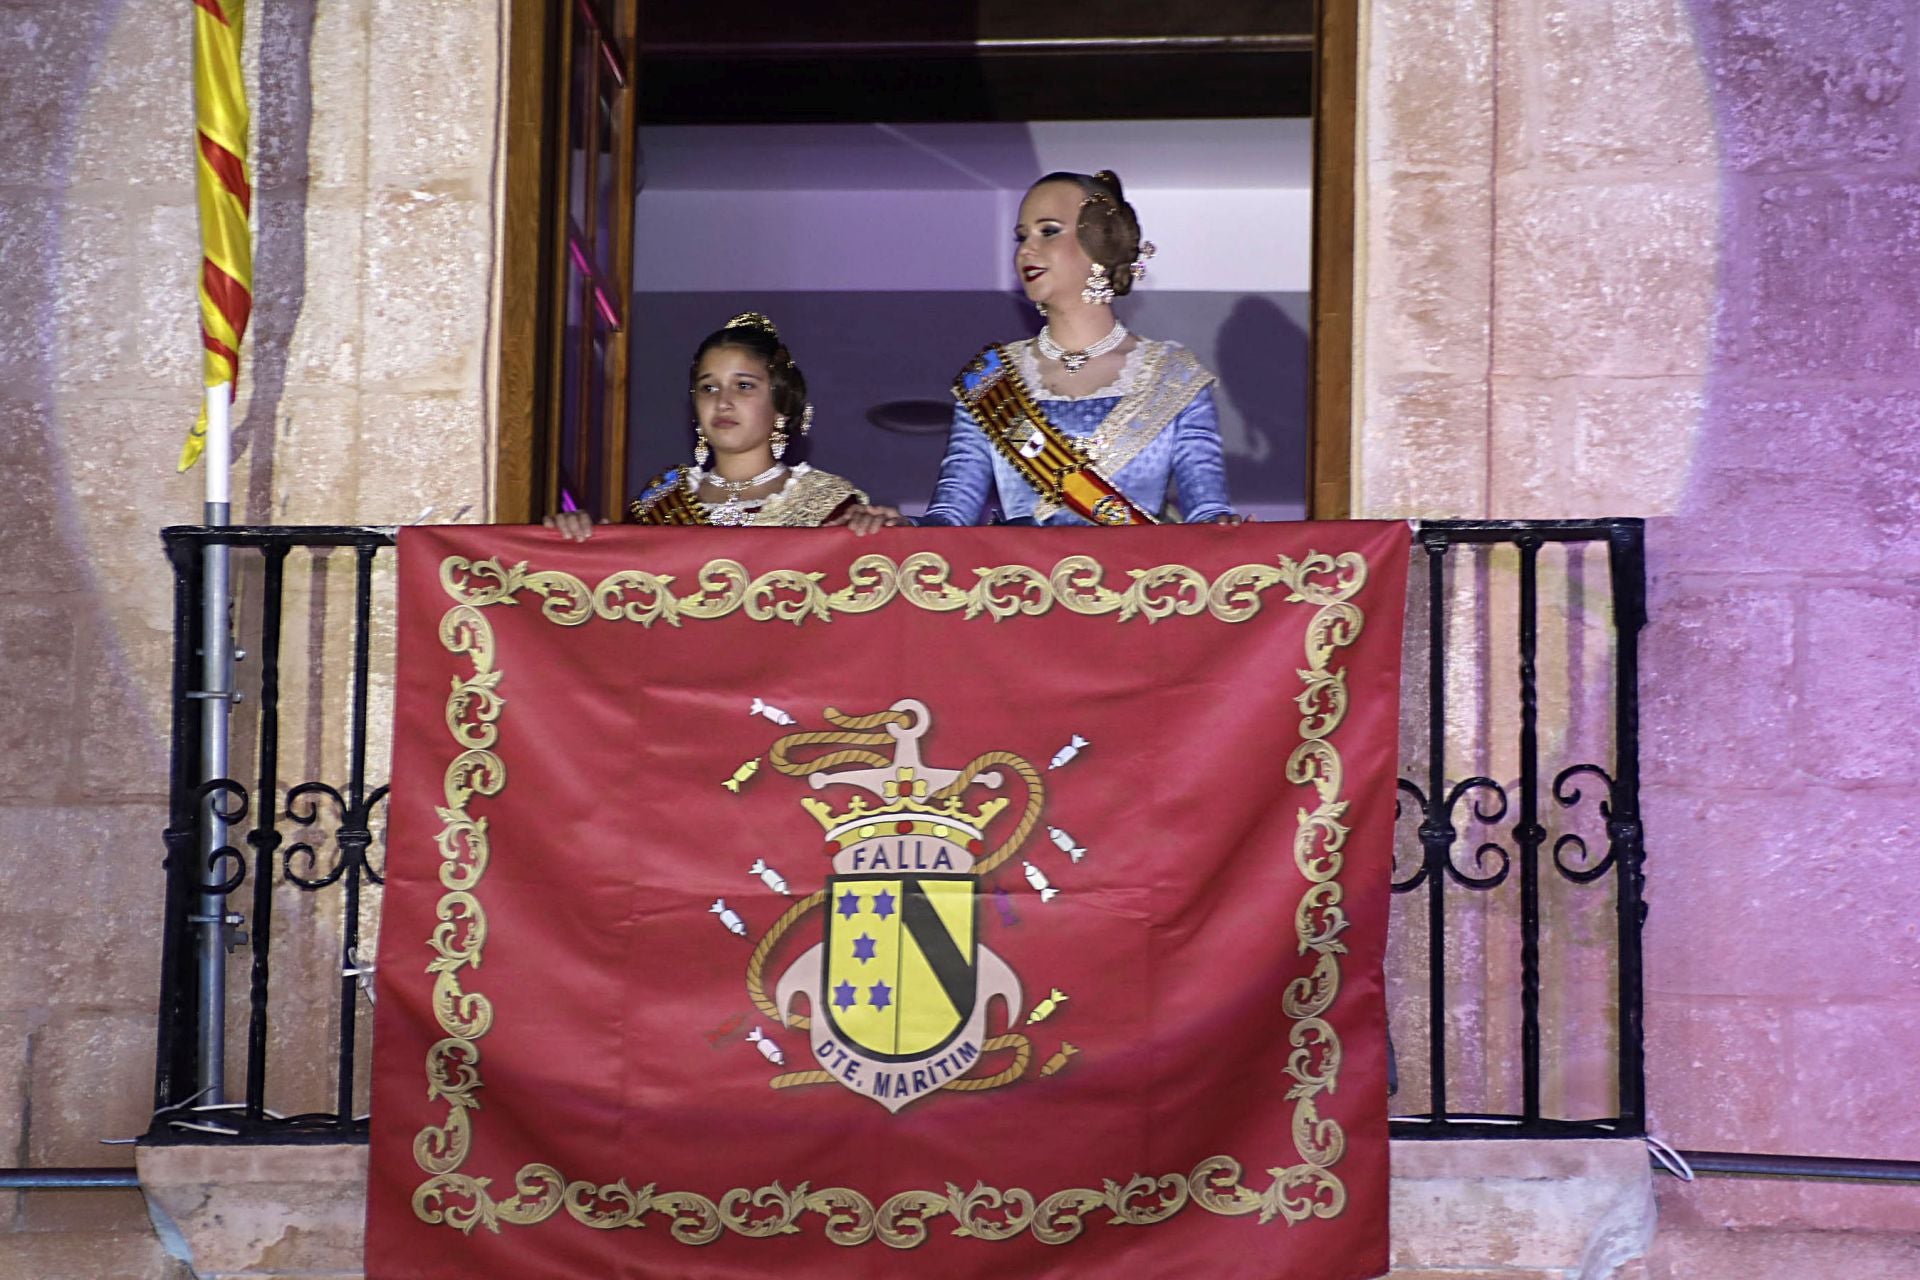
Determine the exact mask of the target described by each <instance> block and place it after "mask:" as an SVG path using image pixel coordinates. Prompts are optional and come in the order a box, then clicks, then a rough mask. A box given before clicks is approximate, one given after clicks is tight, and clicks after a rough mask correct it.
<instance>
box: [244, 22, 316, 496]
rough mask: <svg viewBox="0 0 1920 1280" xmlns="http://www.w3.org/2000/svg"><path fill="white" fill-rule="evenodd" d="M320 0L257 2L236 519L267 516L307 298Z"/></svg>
mask: <svg viewBox="0 0 1920 1280" xmlns="http://www.w3.org/2000/svg"><path fill="white" fill-rule="evenodd" d="M317 5H318V0H284V2H283V3H277V4H270V5H265V6H263V7H262V8H261V10H260V66H261V74H260V83H259V88H258V89H257V91H256V92H255V95H254V101H253V103H252V107H253V157H252V159H253V165H252V170H253V189H254V206H253V224H254V246H253V317H252V321H251V323H250V324H249V326H248V332H249V335H250V336H251V338H252V342H251V343H250V344H249V349H248V353H247V354H248V355H249V357H250V358H251V365H250V366H249V367H246V368H244V369H242V371H241V374H242V376H243V377H245V378H247V379H249V380H250V381H251V382H252V384H253V385H252V389H251V399H250V400H249V402H248V404H247V416H246V418H245V419H244V420H243V421H242V422H240V423H239V424H238V426H236V427H235V429H234V433H233V445H234V454H235V457H236V459H237V458H240V457H244V458H246V459H247V478H246V508H245V510H244V512H235V516H236V518H241V517H244V518H246V519H249V520H254V521H265V522H271V521H273V520H274V518H275V516H276V515H277V514H278V513H276V512H275V511H274V510H273V467H274V452H275V443H276V440H277V436H278V432H276V430H275V422H276V419H277V418H278V416H279V411H280V400H281V396H282V393H283V392H284V391H285V390H286V384H287V356H288V351H289V349H290V348H291V346H292V344H293V333H294V329H295V328H296V327H297V326H298V325H299V323H300V312H301V310H302V309H303V308H304V307H305V305H306V297H307V188H308V182H309V173H308V160H307V139H308V135H309V134H310V133H311V132H312V128H313V23H314V11H315V9H316V7H317Z"/></svg>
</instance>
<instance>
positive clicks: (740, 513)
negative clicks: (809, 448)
mask: <svg viewBox="0 0 1920 1280" xmlns="http://www.w3.org/2000/svg"><path fill="white" fill-rule="evenodd" d="M785 474H787V466H786V464H785V463H782V462H776V463H774V464H773V465H772V466H770V467H768V468H767V469H766V470H765V471H762V472H761V473H760V474H759V475H757V476H754V477H752V478H750V479H747V480H729V479H727V478H726V477H725V476H723V475H721V474H720V473H719V472H717V471H701V470H699V469H698V468H696V469H695V470H694V473H693V475H692V476H691V477H690V479H691V480H692V481H693V491H694V493H695V495H698V494H699V492H700V486H701V485H702V484H711V485H712V486H713V487H714V488H716V489H718V490H720V492H722V493H724V494H726V495H727V500H726V501H725V502H722V503H720V504H718V505H717V506H716V505H715V504H713V503H708V504H707V505H708V507H710V508H711V510H710V511H709V512H708V514H709V515H710V516H711V517H712V519H713V522H714V523H715V524H724V525H740V524H745V523H746V522H747V521H748V520H750V519H751V518H752V516H753V512H754V511H755V510H757V509H758V508H759V507H760V506H762V505H763V504H764V501H765V500H764V499H761V500H758V501H754V502H747V503H743V502H741V501H740V495H741V494H743V493H745V492H746V491H747V490H749V489H751V488H753V487H754V486H755V485H761V484H765V483H767V482H768V481H769V480H777V479H779V478H780V477H781V476H783V475H785Z"/></svg>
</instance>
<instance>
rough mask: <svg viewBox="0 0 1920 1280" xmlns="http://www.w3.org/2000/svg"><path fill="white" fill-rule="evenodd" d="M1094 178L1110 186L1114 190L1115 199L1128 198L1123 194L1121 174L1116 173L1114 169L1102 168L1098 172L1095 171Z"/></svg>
mask: <svg viewBox="0 0 1920 1280" xmlns="http://www.w3.org/2000/svg"><path fill="white" fill-rule="evenodd" d="M1093 180H1094V181H1095V182H1099V183H1104V184H1105V185H1106V186H1107V187H1108V188H1110V189H1111V190H1112V191H1113V198H1114V199H1115V200H1125V199H1126V196H1125V195H1123V194H1122V193H1121V190H1120V175H1119V174H1117V173H1115V172H1114V171H1113V170H1111V169H1102V170H1100V171H1099V172H1098V173H1095V174H1094V175H1093Z"/></svg>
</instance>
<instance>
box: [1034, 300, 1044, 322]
mask: <svg viewBox="0 0 1920 1280" xmlns="http://www.w3.org/2000/svg"><path fill="white" fill-rule="evenodd" d="M1033 309H1034V310H1035V311H1038V312H1039V313H1040V318H1041V319H1043V320H1044V319H1046V316H1047V304H1046V303H1044V302H1036V303H1034V304H1033Z"/></svg>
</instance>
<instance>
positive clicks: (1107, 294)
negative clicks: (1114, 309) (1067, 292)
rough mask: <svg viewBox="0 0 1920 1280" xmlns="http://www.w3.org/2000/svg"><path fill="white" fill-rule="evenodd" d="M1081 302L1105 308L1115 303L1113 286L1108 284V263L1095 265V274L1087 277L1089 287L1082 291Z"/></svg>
mask: <svg viewBox="0 0 1920 1280" xmlns="http://www.w3.org/2000/svg"><path fill="white" fill-rule="evenodd" d="M1080 300H1081V301H1082V302H1089V303H1092V304H1093V305H1094V306H1096V307H1104V306H1106V305H1107V304H1108V303H1110V302H1112V301H1113V286H1112V285H1111V284H1109V283H1107V264H1106V263H1104V262H1096V263H1094V264H1093V272H1092V273H1091V274H1090V275H1088V276H1087V287H1086V288H1084V289H1082V290H1081V291H1080Z"/></svg>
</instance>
